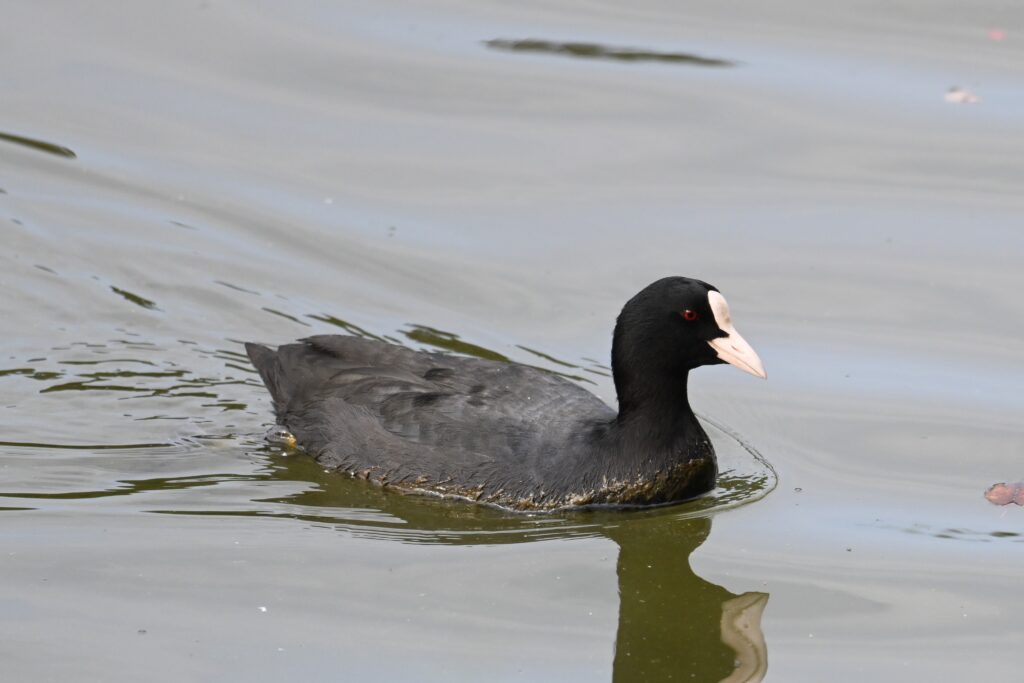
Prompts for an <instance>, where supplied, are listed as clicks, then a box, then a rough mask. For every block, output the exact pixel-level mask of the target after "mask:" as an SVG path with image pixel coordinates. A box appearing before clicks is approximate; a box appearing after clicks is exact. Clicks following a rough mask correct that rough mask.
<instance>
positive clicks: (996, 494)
mask: <svg viewBox="0 0 1024 683" xmlns="http://www.w3.org/2000/svg"><path fill="white" fill-rule="evenodd" d="M985 500H987V501H988V502H990V503H992V504H993V505H1009V504H1010V503H1014V504H1016V505H1024V482H1022V481H1018V482H1015V483H1013V484H1007V483H1005V482H1004V483H999V484H993V485H992V486H991V487H990V488H989V490H988V491H985Z"/></svg>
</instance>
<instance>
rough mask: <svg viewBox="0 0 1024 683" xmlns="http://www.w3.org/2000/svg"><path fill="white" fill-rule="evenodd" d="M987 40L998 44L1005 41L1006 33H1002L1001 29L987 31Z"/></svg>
mask: <svg viewBox="0 0 1024 683" xmlns="http://www.w3.org/2000/svg"><path fill="white" fill-rule="evenodd" d="M988 39H989V40H994V41H996V42H997V43H998V42H999V41H1000V40H1006V31H1004V30H1003V29H1001V28H993V29H989V32H988Z"/></svg>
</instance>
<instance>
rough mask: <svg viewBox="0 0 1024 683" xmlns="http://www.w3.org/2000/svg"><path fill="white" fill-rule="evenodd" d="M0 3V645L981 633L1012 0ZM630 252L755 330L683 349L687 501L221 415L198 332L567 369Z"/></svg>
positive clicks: (1019, 442)
mask: <svg viewBox="0 0 1024 683" xmlns="http://www.w3.org/2000/svg"><path fill="white" fill-rule="evenodd" d="M992 31H997V32H996V33H991V32H992ZM998 31H1001V32H1002V33H999V32H998ZM0 37H2V41H0V43H2V45H3V63H4V66H3V68H2V69H0V86H2V92H3V98H2V100H0V133H2V134H3V135H0V236H2V238H3V247H4V248H3V250H2V252H0V264H2V268H0V286H2V289H0V291H2V295H0V320H2V325H3V347H2V349H0V351H2V355H3V363H2V365H0V543H2V546H0V578H2V580H0V662H2V671H3V678H4V680H12V681H67V680H76V681H136V680H149V681H181V680H210V681H213V680H246V681H281V680H307V681H337V680H346V681H349V680H351V681H364V680H381V681H384V680H388V681H391V680H416V681H442V680H444V681H451V680H489V681H595V680H598V681H599V680H615V681H655V680H659V681H660V680H683V681H690V680H695V681H721V680H730V681H738V680H745V681H756V680H760V679H761V678H762V676H763V674H764V671H765V670H767V677H766V678H765V680H770V681H822V680H828V681H865V680H873V681H907V680H922V681H923V680H928V681H967V680H998V679H1006V680H1008V679H1009V678H1010V677H1012V676H1015V675H1019V672H1020V671H1021V667H1022V665H1024V655H1022V654H1021V653H1022V652H1024V625H1022V623H1021V619H1020V604H1021V599H1022V598H1024V562H1022V561H1024V511H1022V510H1021V509H1020V508H1019V507H1017V506H1014V505H1009V506H1005V507H998V506H994V505H991V504H989V503H988V502H987V501H986V500H985V499H984V497H983V493H984V491H985V490H986V488H987V487H988V486H990V485H991V484H994V483H996V482H1001V481H1014V480H1018V479H1021V478H1024V424H1022V420H1021V415H1022V413H1024V392H1022V391H1021V387H1022V386H1024V345H1022V343H1021V342H1022V339H1024V298H1022V296H1021V293H1022V291H1024V273H1022V268H1021V259H1022V256H1024V225H1022V221H1021V216H1022V210H1024V192H1022V191H1021V188H1022V187H1024V161H1022V159H1024V124H1022V121H1024V94H1022V93H1024V89H1022V86H1024V75H1022V73H1024V72H1022V71H1021V64H1022V59H1024V9H1022V7H1021V6H1020V5H1019V4H1017V3H1008V2H1006V3H1004V2H998V1H997V0H990V1H986V2H975V3H969V4H964V3H951V2H941V3H937V2H922V1H920V0H914V1H913V2H908V3H899V4H892V3H871V2H864V1H859V0H858V1H855V2H852V3H846V4H845V5H843V6H834V5H827V4H824V5H823V4H813V3H797V2H792V1H787V2H784V3H782V4H779V3H776V4H774V5H772V4H765V3H756V2H740V3H728V4H723V3H714V2H693V3H687V4H685V5H683V4H681V3H670V2H658V1H656V0H649V1H646V2H640V3H632V4H631V5H628V6H627V5H625V4H622V3H611V2H600V1H597V0H591V1H583V0H554V1H552V2H546V3H537V2H522V3H516V4H509V3H496V2H489V1H478V2H466V1H465V0H451V1H448V2H444V1H439V2H431V3H422V2H392V1H390V0H388V1H386V2H376V3H359V2H336V3H327V2H303V3H292V4H289V5H285V4H282V3H234V2H221V1H219V0H213V1H211V2H193V3H151V2H107V3H102V5H101V6H95V5H84V4H81V3H70V2H65V3H60V2H51V3H30V2H18V1H15V2H9V3H8V4H7V6H6V7H5V11H4V21H3V24H2V26H0ZM953 86H958V87H961V88H965V89H968V90H970V91H971V92H973V93H975V94H976V95H977V96H978V97H979V98H980V100H981V101H980V102H977V103H974V104H956V103H950V102H947V101H945V100H944V96H945V94H946V92H947V90H948V89H949V88H950V87H953ZM669 274H681V275H689V276H693V277H699V278H701V279H704V280H707V281H709V282H712V283H714V284H715V285H717V286H718V287H719V288H720V289H721V290H722V291H723V293H724V294H725V296H726V297H727V298H728V299H729V302H730V304H731V307H732V310H733V315H734V318H735V319H736V322H737V327H738V328H739V329H740V331H741V332H742V333H743V334H744V336H745V337H746V338H747V339H748V340H749V341H750V342H751V343H752V344H753V345H754V347H755V348H756V349H757V350H758V352H759V353H760V355H761V357H762V358H763V360H764V361H765V365H766V367H767V368H768V372H769V381H768V382H767V383H765V382H761V381H758V380H756V379H754V378H752V377H750V376H748V375H744V374H742V373H739V372H737V371H735V370H734V369H732V368H727V367H715V368H707V369H702V370H700V371H698V372H696V373H695V374H694V376H693V377H692V378H691V387H692V388H691V392H690V393H691V398H692V401H693V403H694V407H695V409H696V410H697V411H698V413H700V415H701V416H702V417H704V418H705V419H706V420H707V421H708V425H709V431H710V433H711V436H712V438H713V440H714V441H715V443H716V447H717V448H718V450H719V452H720V453H721V455H722V462H723V470H725V474H724V475H723V477H722V480H721V482H720V486H719V488H718V489H717V490H716V491H715V492H713V493H712V494H711V495H710V496H708V497H706V498H704V499H701V500H699V501H695V502H693V503H689V504H684V505H679V506H673V507H669V508H662V509H657V510H649V511H632V512H626V511H591V512H578V513H573V514H561V515H548V516H544V515H541V516H532V517H531V516H523V515H513V514H508V513H502V512H499V511H495V510H489V509H482V508H476V507H473V506H471V505H468V504H463V503H456V502H446V501H440V500H433V499H428V498H416V497H408V496H401V495H398V494H394V493H392V492H388V491H380V490H377V489H374V488H372V487H369V486H367V485H366V484H365V483H362V482H356V481H349V480H347V479H344V478H342V477H339V476H337V475H334V474H332V473H324V472H322V471H321V470H320V468H318V467H317V466H316V465H315V464H314V463H312V462H311V461H309V460H308V459H306V458H304V457H303V456H301V455H289V454H285V453H281V452H277V451H275V450H273V449H271V448H269V447H267V446H266V445H265V444H264V443H263V439H262V436H263V433H264V430H265V429H266V427H267V426H269V425H270V424H272V422H273V418H272V414H271V406H270V402H269V399H268V396H267V394H266V392H265V390H264V389H263V388H262V386H261V385H260V383H259V381H258V378H257V377H256V375H255V374H254V372H253V370H252V368H251V367H250V366H249V364H248V362H247V360H246V359H245V357H244V355H243V354H242V353H241V342H242V341H247V340H253V341H261V342H266V343H271V344H276V343H284V342H288V341H291V340H293V339H295V338H298V337H302V336H306V335H309V334H314V333H325V332H336V333H347V334H363V335H374V336H379V337H384V338H388V339H392V340H394V341H397V342H399V343H403V344H407V345H409V346H411V347H413V348H435V349H436V348H439V347H440V348H445V349H448V350H451V351H453V352H462V353H471V354H477V355H485V356H486V355H489V354H490V355H492V356H493V354H498V355H500V356H502V357H505V358H508V359H511V360H513V361H517V362H526V363H530V364H533V365H538V366H541V367H545V368H547V369H550V370H552V371H558V372H563V373H565V374H568V375H572V376H574V377H576V378H577V381H580V382H582V383H583V384H584V386H587V387H588V388H589V389H591V390H592V391H594V392H595V393H597V394H598V395H599V396H601V397H602V398H604V399H605V400H607V401H609V402H610V403H612V402H614V398H615V397H614V390H613V387H612V384H611V381H610V378H609V376H608V369H607V363H608V354H609V346H610V332H611V326H612V323H613V320H614V317H615V315H616V314H617V312H618V310H619V309H620V308H621V306H622V304H623V303H624V302H625V301H626V299H628V298H629V297H630V296H632V294H634V293H635V292H636V291H637V290H639V289H640V288H641V287H642V286H644V285H646V284H647V283H649V282H650V281H652V280H654V279H656V278H659V277H662V276H664V275H669ZM762 610H763V613H762Z"/></svg>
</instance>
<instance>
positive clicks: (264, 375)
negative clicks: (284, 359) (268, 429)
mask: <svg viewBox="0 0 1024 683" xmlns="http://www.w3.org/2000/svg"><path fill="white" fill-rule="evenodd" d="M245 352H246V353H247V354H248V355H249V360H251V361H252V364H253V365H254V366H255V367H256V370H257V371H258V372H259V373H260V379H262V380H263V384H265V385H266V387H267V391H269V392H270V397H271V398H272V399H273V400H274V412H275V413H277V414H278V416H280V414H281V411H282V410H284V407H285V406H286V405H288V399H289V396H288V395H287V392H286V391H285V389H284V386H283V384H284V383H283V382H281V379H282V377H281V363H280V362H279V361H278V358H277V352H276V351H274V350H273V349H270V348H268V347H266V346H263V345H262V344H253V343H251V342H246V344H245Z"/></svg>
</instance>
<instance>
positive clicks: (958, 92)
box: [945, 86, 981, 104]
mask: <svg viewBox="0 0 1024 683" xmlns="http://www.w3.org/2000/svg"><path fill="white" fill-rule="evenodd" d="M945 99H946V101H947V102H949V103H950V104H977V103H978V102H981V98H980V97H978V96H977V95H975V94H974V93H972V92H971V91H970V90H964V89H963V88H958V87H956V86H953V87H952V88H950V89H949V90H947V91H946V97H945Z"/></svg>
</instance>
